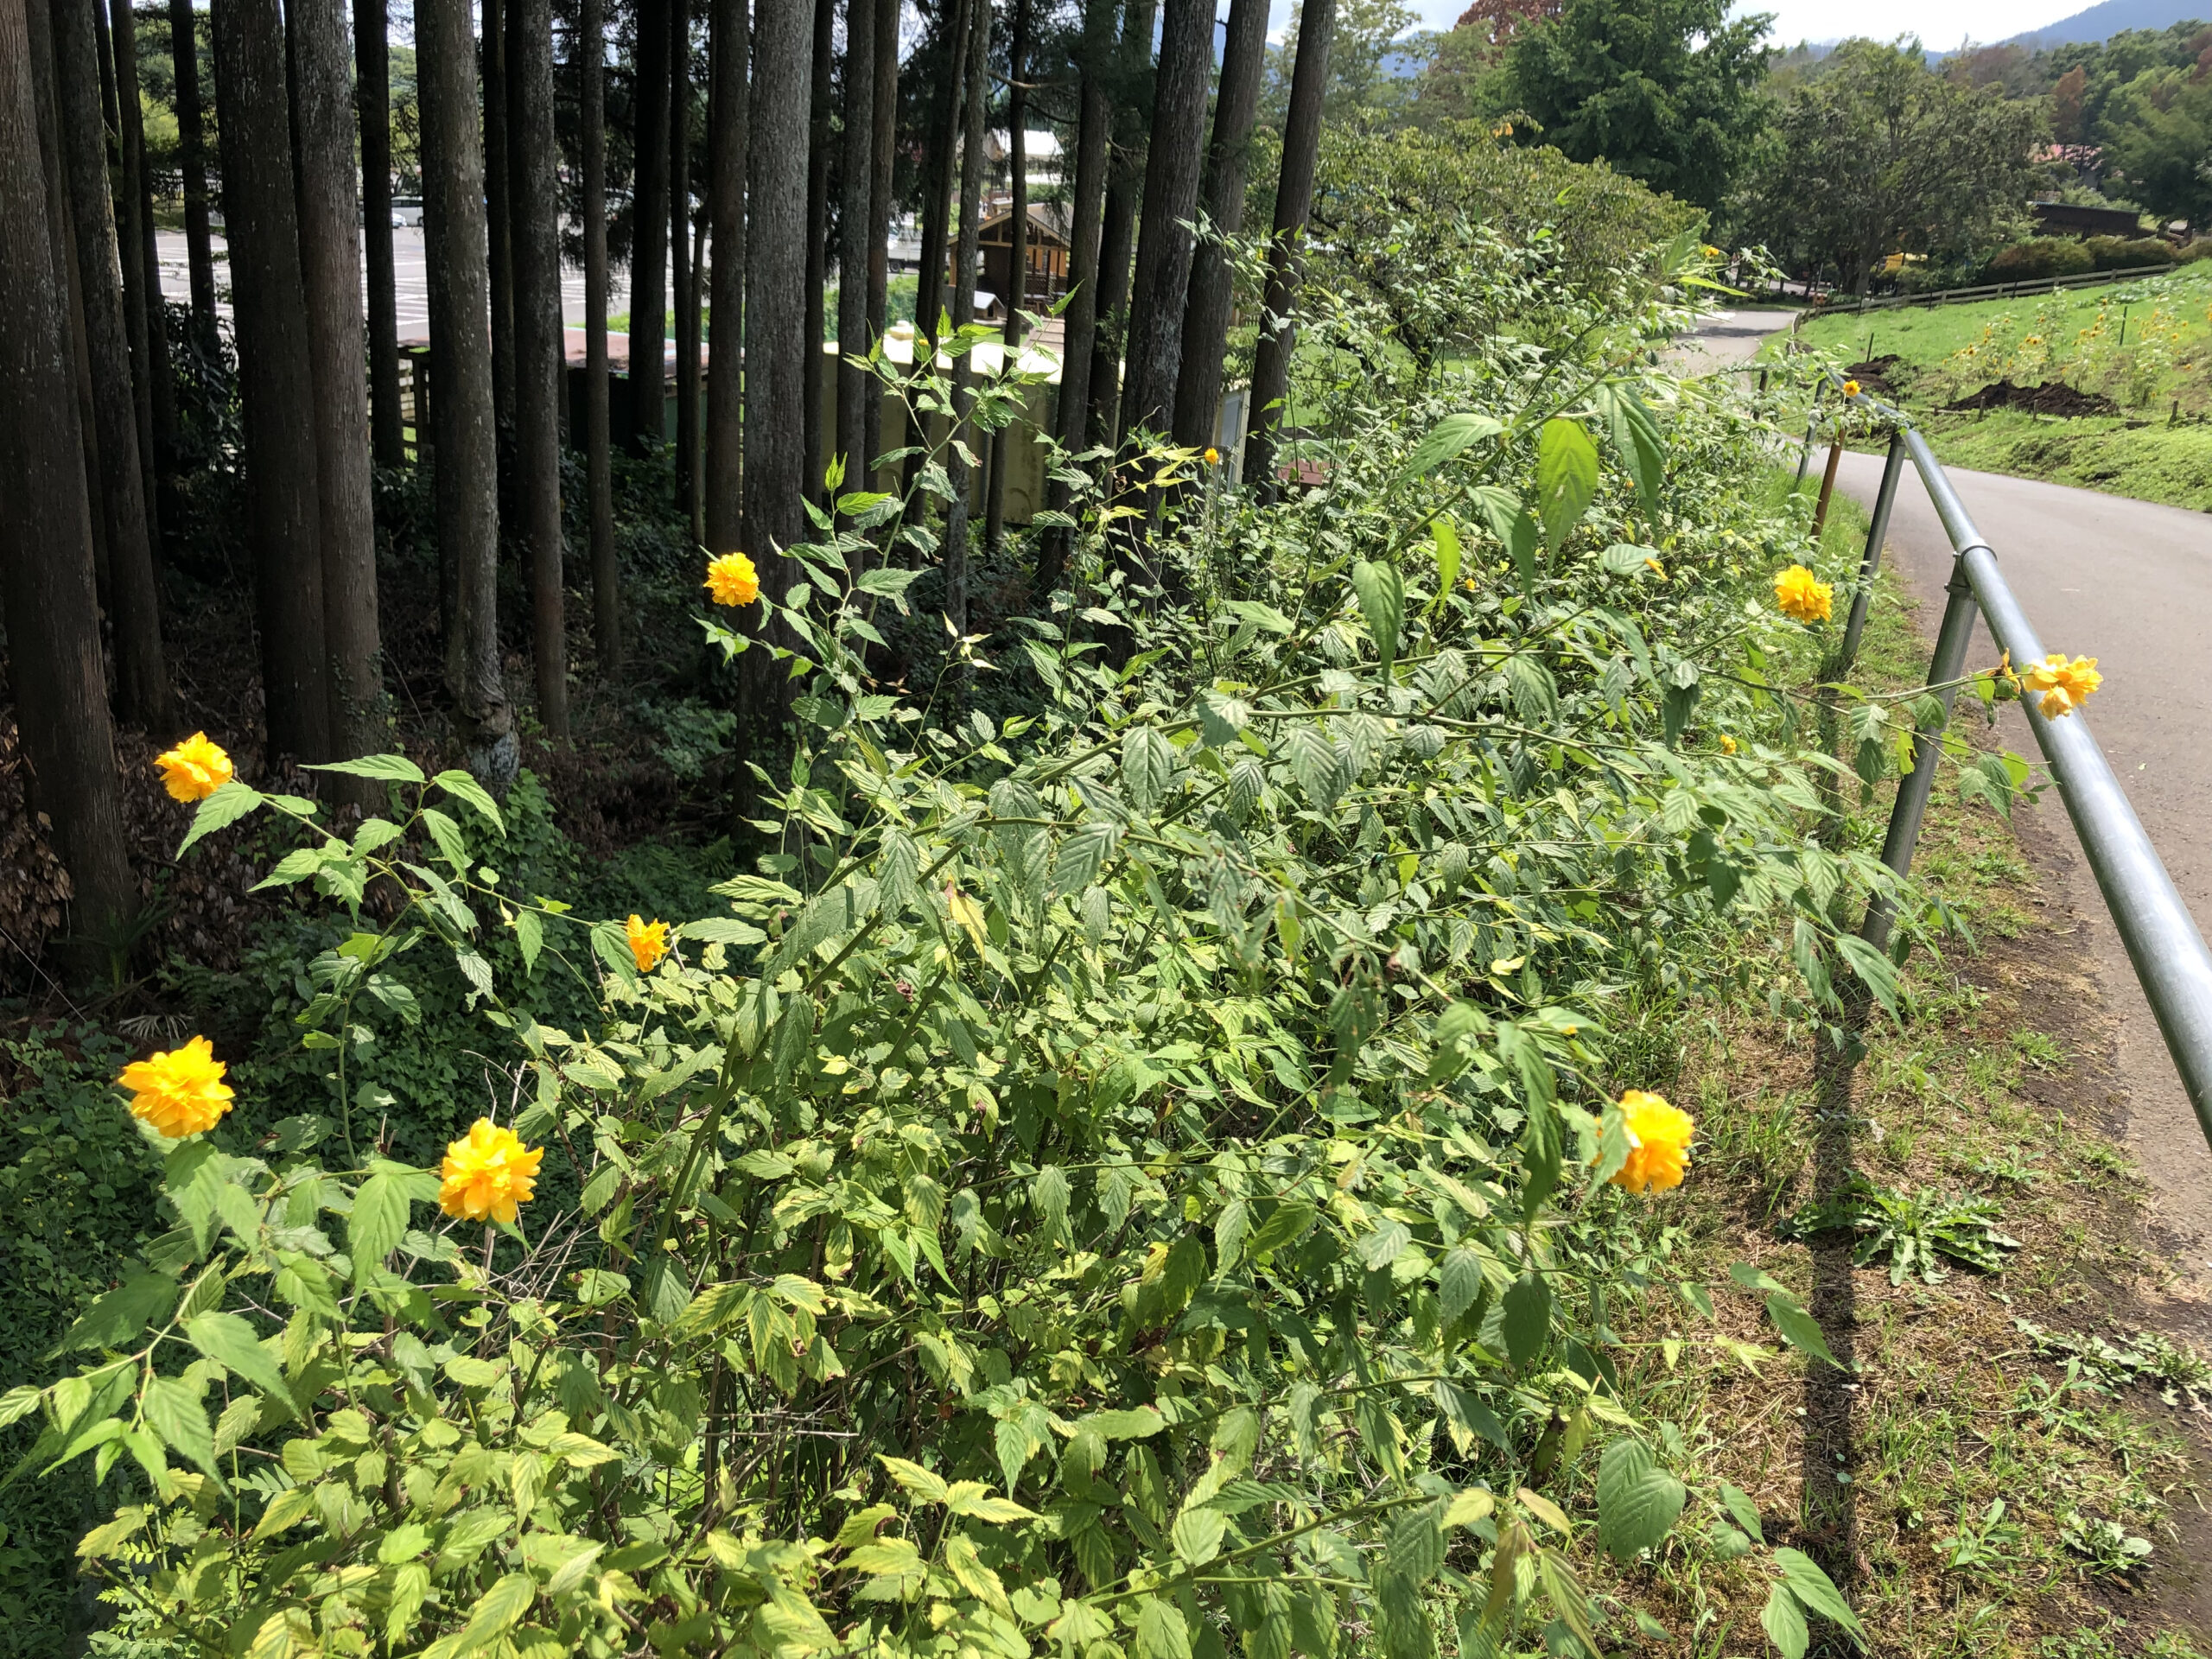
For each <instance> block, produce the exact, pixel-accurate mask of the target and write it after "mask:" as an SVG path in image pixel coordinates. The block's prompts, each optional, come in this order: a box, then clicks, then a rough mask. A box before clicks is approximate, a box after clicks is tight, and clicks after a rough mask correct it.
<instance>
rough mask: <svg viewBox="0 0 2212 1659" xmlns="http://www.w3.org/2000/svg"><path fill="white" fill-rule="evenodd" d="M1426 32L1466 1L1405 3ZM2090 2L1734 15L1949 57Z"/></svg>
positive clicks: (1797, 6) (1819, 3) (1786, 3)
mask: <svg viewBox="0 0 2212 1659" xmlns="http://www.w3.org/2000/svg"><path fill="white" fill-rule="evenodd" d="M1408 3H1409V4H1411V5H1412V6H1413V8H1414V10H1416V11H1418V12H1419V13H1420V14H1421V24H1422V26H1423V27H1424V28H1427V29H1449V28H1450V27H1451V26H1452V23H1453V22H1455V21H1456V20H1457V19H1458V17H1459V14H1460V13H1461V12H1462V11H1464V10H1466V0H1408ZM2088 3H2090V0H1745V3H1743V4H1741V5H1739V6H1738V11H1739V12H1740V11H1754V10H1755V11H1764V12H1771V13H1772V14H1773V15H1774V20H1775V22H1774V35H1773V37H1774V39H1775V40H1776V41H1778V42H1779V43H1781V44H1783V45H1786V46H1795V45H1796V43H1797V42H1798V41H1833V40H1838V39H1840V38H1841V37H1843V36H1844V35H1872V36H1873V37H1874V38H1875V39H1877V40H1886V39H1890V38H1891V37H1893V36H1895V35H1902V34H1905V33H1907V32H1908V31H1910V32H1911V33H1914V34H1917V35H1919V36H1920V39H1921V41H1922V43H1923V45H1925V46H1928V47H1930V48H1936V49H1938V50H1945V51H1948V50H1949V49H1950V48H1954V47H1955V46H1957V45H1958V44H1959V42H1960V41H1961V40H1963V39H1964V38H1966V37H1967V36H1968V35H1971V36H1973V38H1974V40H1975V41H2001V40H2005V39H2007V38H2008V37H2010V36H2012V35H2018V34H2019V33H2020V32H2021V31H2022V30H2023V29H2040V28H2041V27H2042V26H2043V25H2044V24H2045V23H2055V22H2057V21H2058V20H2059V19H2060V18H2061V17H2070V16H2073V15H2074V14H2075V12H2077V11H2079V10H2082V8H2083V7H2084V6H2086V5H2088ZM1274 14H1275V15H1274V18H1273V20H1272V23H1273V27H1274V29H1276V30H1278V31H1279V30H1280V29H1281V28H1282V26H1283V25H1284V24H1285V23H1287V22H1288V21H1289V20H1290V3H1289V0H1274Z"/></svg>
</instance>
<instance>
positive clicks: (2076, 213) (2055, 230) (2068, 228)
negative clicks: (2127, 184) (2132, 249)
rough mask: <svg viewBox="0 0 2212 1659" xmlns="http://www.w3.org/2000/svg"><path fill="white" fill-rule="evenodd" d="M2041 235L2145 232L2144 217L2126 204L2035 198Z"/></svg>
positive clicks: (2032, 208) (2030, 206) (2033, 210)
mask: <svg viewBox="0 0 2212 1659" xmlns="http://www.w3.org/2000/svg"><path fill="white" fill-rule="evenodd" d="M2028 211H2029V212H2030V213H2033V214H2034V215H2035V217H2036V234H2037V236H2126V237H2136V236H2140V235H2142V234H2143V226H2142V221H2141V219H2139V217H2138V216H2137V215H2136V214H2134V213H2131V212H2129V211H2128V210H2127V209H2126V208H2124V207H2075V206H2074V205H2073V204H2072V203H2070V202H2064V201H2032V202H2030V203H2029V204H2028Z"/></svg>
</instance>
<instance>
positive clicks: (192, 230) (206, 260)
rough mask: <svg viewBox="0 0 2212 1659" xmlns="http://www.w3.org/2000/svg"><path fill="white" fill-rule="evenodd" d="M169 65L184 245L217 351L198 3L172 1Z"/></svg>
mask: <svg viewBox="0 0 2212 1659" xmlns="http://www.w3.org/2000/svg"><path fill="white" fill-rule="evenodd" d="M169 60H170V62H171V64H172V65H173V66H174V67H175V71H176V130H177V164H178V170H179V171H181V173H182V174H183V175H184V246H185V257H186V259H187V261H188V264H190V266H191V270H192V317H193V321H194V322H196V323H198V324H199V326H200V349H201V350H203V351H206V352H208V353H213V350H214V346H215V240H214V233H213V229H212V228H211V227H210V226H209V224H208V222H207V137H206V134H207V120H206V118H205V117H204V116H203V115H202V114H201V113H200V29H199V22H198V17H197V14H196V13H194V10H193V9H192V0H169Z"/></svg>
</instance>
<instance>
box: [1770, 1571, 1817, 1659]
mask: <svg viewBox="0 0 2212 1659" xmlns="http://www.w3.org/2000/svg"><path fill="white" fill-rule="evenodd" d="M1759 1628H1760V1629H1761V1630H1764V1631H1765V1632H1766V1639H1767V1640H1768V1641H1770V1642H1771V1643H1774V1647H1775V1651H1776V1652H1777V1653H1779V1654H1780V1655H1781V1656H1782V1659H1805V1649H1806V1648H1807V1647H1808V1645H1810V1643H1811V1642H1812V1632H1811V1631H1809V1630H1807V1629H1806V1628H1805V1614H1804V1611H1803V1610H1802V1608H1800V1607H1799V1606H1798V1605H1797V1598H1796V1597H1795V1596H1793V1595H1791V1594H1790V1593H1789V1587H1788V1586H1786V1585H1779V1584H1777V1585H1776V1586H1774V1587H1773V1588H1772V1589H1771V1590H1770V1591H1768V1592H1767V1596H1766V1605H1765V1606H1764V1607H1762V1608H1760V1609H1759Z"/></svg>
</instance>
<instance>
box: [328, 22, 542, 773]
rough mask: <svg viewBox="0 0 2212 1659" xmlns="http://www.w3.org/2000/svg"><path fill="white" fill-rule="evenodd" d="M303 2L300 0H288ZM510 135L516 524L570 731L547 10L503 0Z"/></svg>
mask: <svg viewBox="0 0 2212 1659" xmlns="http://www.w3.org/2000/svg"><path fill="white" fill-rule="evenodd" d="M293 3H295V4H298V3H300V0H293ZM506 35H507V91H508V93H509V97H508V99H507V132H508V137H510V138H512V140H513V144H514V149H513V158H514V163H515V166H514V181H513V183H514V191H513V200H512V203H511V206H512V208H513V210H514V254H515V530H516V533H517V538H518V540H519V541H520V543H521V544H522V546H521V551H522V559H523V569H525V570H527V571H528V572H529V573H530V652H531V663H532V664H533V665H534V666H535V668H536V670H537V718H538V720H539V721H540V722H541V723H542V724H543V726H544V728H545V735H546V737H547V739H548V740H549V741H551V742H555V743H564V742H566V741H568V737H569V628H568V621H567V619H566V617H565V615H564V613H563V603H562V601H563V594H562V554H563V547H562V540H561V376H562V374H563V372H564V365H566V362H567V354H566V353H564V352H563V349H562V337H561V219H560V213H561V201H560V194H559V189H560V187H559V181H558V180H557V179H556V176H555V168H556V163H557V162H558V161H559V158H560V150H559V148H558V140H557V139H556V137H555V136H554V130H553V8H552V6H551V4H550V0H508V8H507V29H506Z"/></svg>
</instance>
